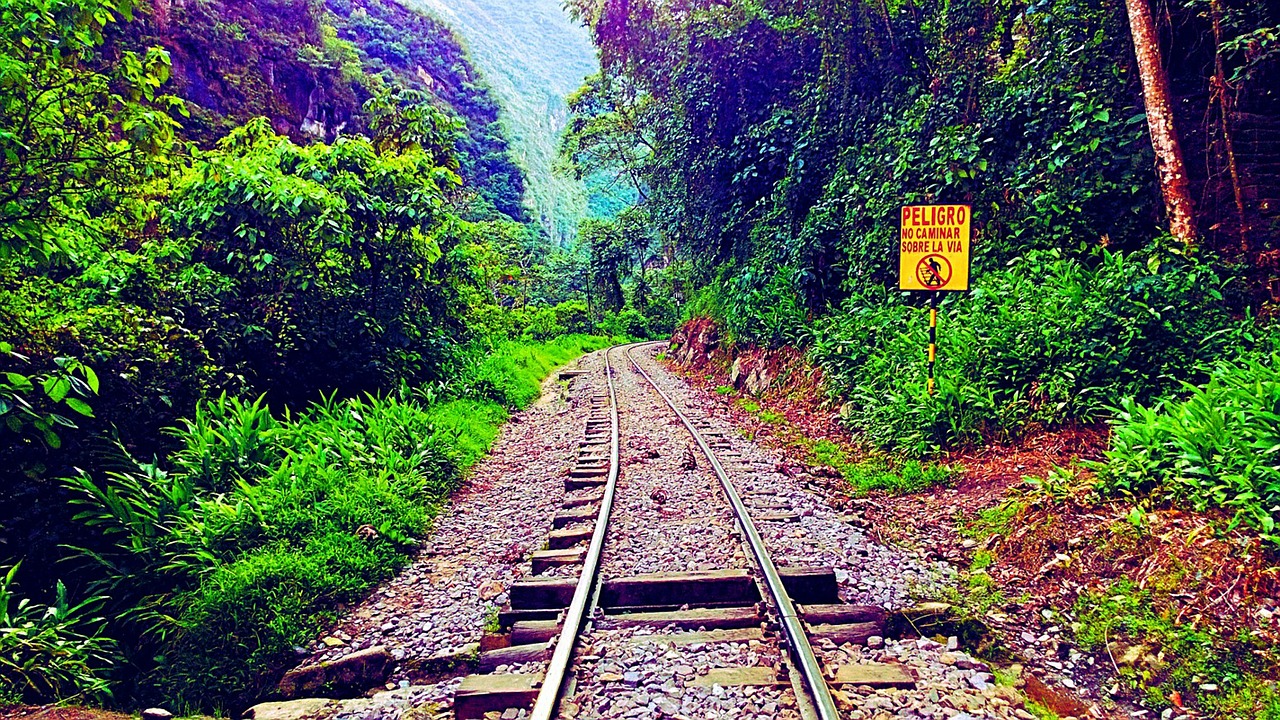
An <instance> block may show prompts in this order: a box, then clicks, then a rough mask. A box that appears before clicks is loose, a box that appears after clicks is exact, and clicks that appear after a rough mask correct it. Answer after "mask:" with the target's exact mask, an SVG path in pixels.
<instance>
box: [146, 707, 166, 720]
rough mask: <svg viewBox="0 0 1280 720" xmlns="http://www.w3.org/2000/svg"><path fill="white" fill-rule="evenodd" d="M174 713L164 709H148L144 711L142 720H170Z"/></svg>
mask: <svg viewBox="0 0 1280 720" xmlns="http://www.w3.org/2000/svg"><path fill="white" fill-rule="evenodd" d="M172 717H173V713H171V712H169V711H168V710H165V709H164V708H147V709H146V710H143V711H142V720H169V719H170V718H172Z"/></svg>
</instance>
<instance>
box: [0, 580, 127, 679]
mask: <svg viewBox="0 0 1280 720" xmlns="http://www.w3.org/2000/svg"><path fill="white" fill-rule="evenodd" d="M4 571H5V575H4V577H3V578H0V703H5V702H13V703H18V702H23V701H26V702H38V701H39V700H41V699H43V698H49V697H58V698H66V699H81V700H99V699H102V698H105V697H107V696H108V695H110V691H109V685H108V682H107V676H108V672H109V670H110V669H111V667H112V666H113V665H114V664H115V663H116V662H117V661H118V657H117V653H116V646H115V643H114V642H113V641H112V640H110V639H107V638H105V637H102V636H101V634H100V633H101V631H102V626H103V625H104V622H105V621H104V620H103V618H102V617H101V616H100V615H99V613H100V610H101V607H102V604H103V601H104V598H101V597H93V598H90V599H88V600H85V601H84V602H81V603H79V604H76V605H72V604H71V602H70V601H69V600H68V599H67V589H66V587H64V586H63V585H62V583H58V587H57V592H56V593H55V596H54V601H53V604H52V605H47V606H46V605H41V604H38V603H34V602H32V601H31V600H29V599H27V598H22V597H20V596H18V594H17V592H16V588H15V587H14V575H16V574H17V571H18V567H17V566H16V565H15V566H13V567H9V568H4Z"/></svg>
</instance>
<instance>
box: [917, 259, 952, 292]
mask: <svg viewBox="0 0 1280 720" xmlns="http://www.w3.org/2000/svg"><path fill="white" fill-rule="evenodd" d="M916 279H917V280H919V281H920V284H921V285H923V286H925V287H926V288H928V289H930V290H940V289H942V288H943V287H946V284H947V282H948V281H950V280H951V261H950V260H948V259H947V258H946V256H943V255H930V256H929V257H925V258H920V262H919V263H918V264H916Z"/></svg>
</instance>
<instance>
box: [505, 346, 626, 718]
mask: <svg viewBox="0 0 1280 720" xmlns="http://www.w3.org/2000/svg"><path fill="white" fill-rule="evenodd" d="M620 347H623V346H620V345H617V346H614V347H611V348H609V349H608V350H605V351H604V369H605V377H606V378H607V379H608V382H609V416H610V417H609V420H610V425H611V430H612V432H611V435H610V443H609V444H610V447H609V479H608V481H607V482H606V483H605V486H604V497H603V498H602V499H601V501H600V514H599V515H598V516H597V517H596V527H595V530H594V531H592V533H591V544H590V545H589V546H588V547H587V555H586V557H585V558H584V560H583V563H582V575H581V576H579V578H578V585H577V586H576V587H575V588H574V590H573V600H572V601H571V602H570V603H569V609H568V610H567V611H566V612H565V618H564V627H563V628H561V630H560V636H559V638H558V639H557V640H556V648H555V650H554V651H553V652H552V653H551V662H550V663H549V664H548V666H547V675H546V677H545V678H543V681H542V687H541V688H539V689H538V699H537V700H536V701H534V704H533V711H532V712H530V713H529V720H551V718H552V715H554V714H555V711H556V706H557V705H558V704H559V702H560V691H561V688H562V687H563V685H564V682H565V679H566V678H567V677H568V674H569V662H570V661H571V660H572V659H573V648H574V645H575V644H577V641H578V633H579V632H580V631H581V630H582V625H583V621H584V620H585V619H586V617H587V615H588V614H589V613H590V611H591V606H592V605H594V598H595V597H596V585H597V580H598V576H599V573H600V557H601V554H602V552H603V550H604V537H605V534H606V533H607V532H608V529H609V515H610V513H611V512H613V496H614V493H615V491H616V490H617V487H618V467H619V464H618V393H617V390H616V389H615V387H614V383H613V365H612V364H611V363H610V361H609V353H611V352H613V351H614V350H617V349H618V348H620ZM628 357H629V356H628Z"/></svg>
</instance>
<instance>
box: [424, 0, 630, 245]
mask: <svg viewBox="0 0 1280 720" xmlns="http://www.w3.org/2000/svg"><path fill="white" fill-rule="evenodd" d="M413 1H414V2H417V3H419V4H420V5H421V6H423V7H427V8H430V9H431V10H433V11H436V12H439V13H440V14H441V16H442V17H447V18H451V19H456V23H457V26H458V27H459V29H460V31H461V33H462V35H463V37H464V38H465V39H466V41H467V44H468V46H469V47H470V48H471V49H472V52H474V54H475V56H476V62H477V63H478V64H479V65H480V66H481V67H482V68H484V70H485V73H486V75H487V77H488V78H489V79H490V81H491V82H492V84H493V86H494V89H495V91H496V93H497V94H498V96H499V97H500V98H501V99H502V102H503V107H504V109H505V111H506V113H507V118H506V128H507V131H508V134H509V135H510V137H511V138H512V143H513V145H514V146H515V148H516V149H517V152H518V153H519V155H520V158H521V162H522V164H523V166H524V167H525V169H526V170H527V171H528V173H529V192H530V196H531V200H532V203H533V207H534V208H535V209H536V212H537V213H538V216H539V218H540V219H541V222H542V224H543V226H544V227H546V228H547V231H548V232H549V233H550V234H551V236H552V237H553V238H554V239H555V240H556V241H557V242H560V243H561V244H565V243H567V242H568V241H569V240H570V239H572V238H573V236H574V234H575V232H576V230H577V223H578V221H579V220H580V219H581V218H582V217H584V216H585V215H586V214H588V213H591V214H594V215H606V214H610V213H613V212H616V211H617V209H618V201H617V200H616V199H615V192H613V188H611V187H610V186H609V183H608V182H607V181H606V180H604V179H601V178H593V179H592V181H591V182H590V187H588V188H584V187H583V185H582V183H580V182H576V181H574V180H573V178H572V177H569V176H566V175H563V174H561V173H558V172H556V163H557V158H556V153H557V143H558V139H559V136H560V133H561V132H562V131H563V130H564V127H565V125H566V124H567V122H568V118H569V109H568V107H567V105H566V104H565V98H566V97H567V96H568V95H569V94H570V93H572V92H573V91H574V90H576V89H577V88H578V86H579V85H581V84H582V80H583V78H585V77H587V76H589V75H592V74H594V73H596V72H598V70H599V64H598V63H597V61H596V58H595V53H594V50H593V48H592V47H591V40H590V38H589V37H588V35H587V33H586V31H585V30H584V29H583V28H581V27H579V26H576V25H575V24H574V23H573V22H572V20H571V19H570V18H569V17H568V16H567V14H566V13H565V11H564V10H563V9H562V7H561V3H560V2H558V0H515V1H513V2H509V1H505V0H413ZM624 197H625V196H624Z"/></svg>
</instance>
